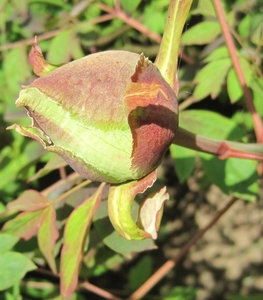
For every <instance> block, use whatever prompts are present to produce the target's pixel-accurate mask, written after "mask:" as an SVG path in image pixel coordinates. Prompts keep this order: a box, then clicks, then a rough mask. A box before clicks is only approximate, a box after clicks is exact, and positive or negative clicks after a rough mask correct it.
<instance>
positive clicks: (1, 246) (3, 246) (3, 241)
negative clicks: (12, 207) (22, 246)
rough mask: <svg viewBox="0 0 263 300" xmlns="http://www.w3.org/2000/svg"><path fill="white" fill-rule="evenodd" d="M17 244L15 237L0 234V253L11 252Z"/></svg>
mask: <svg viewBox="0 0 263 300" xmlns="http://www.w3.org/2000/svg"><path fill="white" fill-rule="evenodd" d="M17 242H18V237H17V236H14V235H12V234H8V233H0V253H4V252H6V251H8V250H11V249H12V248H13V246H14V245H15V244H16V243H17Z"/></svg>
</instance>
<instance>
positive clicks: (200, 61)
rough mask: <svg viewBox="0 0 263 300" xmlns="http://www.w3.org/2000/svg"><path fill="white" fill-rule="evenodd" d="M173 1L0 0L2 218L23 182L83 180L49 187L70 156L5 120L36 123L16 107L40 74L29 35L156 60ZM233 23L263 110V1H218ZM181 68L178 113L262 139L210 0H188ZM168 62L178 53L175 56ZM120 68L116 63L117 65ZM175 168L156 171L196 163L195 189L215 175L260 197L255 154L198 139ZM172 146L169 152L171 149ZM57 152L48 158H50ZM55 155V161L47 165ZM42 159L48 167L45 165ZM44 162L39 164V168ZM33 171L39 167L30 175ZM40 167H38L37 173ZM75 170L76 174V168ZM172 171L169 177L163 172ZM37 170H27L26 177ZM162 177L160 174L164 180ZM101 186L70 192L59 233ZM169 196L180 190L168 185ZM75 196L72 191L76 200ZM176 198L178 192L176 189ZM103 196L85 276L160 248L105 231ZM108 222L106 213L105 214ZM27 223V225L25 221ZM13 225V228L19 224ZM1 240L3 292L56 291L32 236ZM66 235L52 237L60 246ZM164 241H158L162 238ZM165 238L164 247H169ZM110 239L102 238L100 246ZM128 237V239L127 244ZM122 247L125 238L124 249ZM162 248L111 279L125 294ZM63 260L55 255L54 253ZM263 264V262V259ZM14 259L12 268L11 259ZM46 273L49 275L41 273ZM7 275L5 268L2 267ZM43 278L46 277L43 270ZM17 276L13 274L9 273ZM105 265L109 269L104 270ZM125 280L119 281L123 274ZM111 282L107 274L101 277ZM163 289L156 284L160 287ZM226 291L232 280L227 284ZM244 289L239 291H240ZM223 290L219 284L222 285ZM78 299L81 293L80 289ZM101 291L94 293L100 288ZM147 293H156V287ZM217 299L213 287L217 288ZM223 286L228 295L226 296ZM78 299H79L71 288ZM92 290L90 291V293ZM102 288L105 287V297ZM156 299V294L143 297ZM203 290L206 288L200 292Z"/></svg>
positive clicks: (189, 123)
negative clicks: (206, 145) (220, 152)
mask: <svg viewBox="0 0 263 300" xmlns="http://www.w3.org/2000/svg"><path fill="white" fill-rule="evenodd" d="M169 2H170V1H169V0H152V1H147V0H120V1H115V5H116V3H117V4H119V6H118V5H117V6H114V1H113V0H101V1H95V0H94V1H92V0H68V1H66V0H24V1H20V0H1V1H0V51H1V52H0V136H1V140H0V151H1V153H0V178H1V180H0V214H1V213H2V215H0V216H1V222H2V224H3V223H4V222H6V221H8V220H10V219H12V218H14V216H15V215H16V213H17V212H13V214H5V211H6V205H7V204H8V203H9V202H10V201H12V200H15V199H16V198H17V197H19V196H20V195H21V194H22V193H23V192H24V191H26V190H28V189H35V190H39V191H41V190H42V191H43V190H44V191H46V194H47V195H49V197H50V198H52V197H53V199H55V198H56V197H57V196H58V195H60V194H63V193H64V192H65V191H66V190H67V189H69V188H71V187H72V186H73V185H74V184H76V183H78V182H79V180H80V179H79V178H78V176H77V175H74V173H71V172H72V171H71V170H69V169H68V168H66V175H69V176H72V177H70V180H69V182H68V183H65V184H64V185H63V184H61V185H60V189H59V190H52V192H53V194H52V193H50V192H49V189H52V188H51V187H52V185H53V184H55V183H56V182H61V178H62V179H63V176H66V175H65V174H64V175H63V172H62V171H61V168H60V167H61V166H63V163H61V162H60V161H58V160H56V159H54V161H52V159H53V155H52V154H50V153H46V152H45V151H44V150H43V149H42V147H41V146H40V145H38V144H37V143H36V142H34V141H31V140H29V139H26V138H24V137H22V136H20V135H18V134H17V133H16V132H14V131H6V127H7V126H8V125H11V124H13V123H18V124H21V125H25V124H29V119H28V117H27V116H26V113H25V111H23V110H21V109H19V108H16V106H15V100H16V99H17V97H18V94H19V91H20V89H21V85H27V84H29V83H30V82H32V80H33V79H34V78H35V76H34V75H33V73H32V70H31V67H30V66H29V64H28V62H27V55H28V52H29V50H30V45H31V44H32V42H33V38H34V36H36V35H37V36H38V42H39V45H40V47H41V49H42V51H43V53H44V55H45V57H46V59H47V60H48V61H50V62H51V63H55V64H59V63H66V62H69V61H71V60H74V59H78V58H80V57H83V56H85V55H88V54H90V53H94V52H97V51H103V50H107V49H125V50H128V51H133V52H137V53H141V52H143V53H144V54H145V55H146V56H148V57H149V58H150V59H152V60H153V61H154V59H155V56H156V54H157V52H158V47H159V43H160V41H161V35H162V33H163V31H164V27H165V21H166V15H167V8H168V5H169ZM222 4H223V6H224V10H225V13H226V18H227V21H228V24H229V25H230V29H231V33H232V35H233V37H234V38H235V44H236V48H237V50H236V51H237V53H238V57H239V60H240V64H241V67H242V70H243V72H244V74H245V78H246V83H247V85H248V86H249V88H250V89H251V92H252V94H253V99H254V104H255V107H256V109H257V112H258V113H259V114H260V116H261V117H263V105H262V101H263V73H262V55H263V51H262V46H263V22H262V14H263V6H262V1H261V0H253V1H246V0H232V1H227V0H224V1H222ZM181 50H182V54H181V56H180V58H179V60H180V64H179V70H178V76H179V81H180V91H179V95H178V101H179V105H180V111H181V112H180V123H181V125H182V127H184V128H187V129H189V130H191V131H194V132H197V133H200V134H203V135H206V136H210V137H213V138H220V139H231V140H237V141H243V142H255V141H256V138H255V135H254V124H253V120H252V118H251V114H250V112H249V111H248V110H247V109H246V105H245V100H244V96H243V91H242V88H241V86H240V84H239V82H238V79H237V76H236V74H235V71H234V69H233V67H232V63H231V59H230V57H229V53H228V49H227V47H226V45H225V41H224V38H223V35H222V32H221V27H220V24H219V22H218V19H217V16H216V13H215V9H214V7H213V2H212V1H210V0H199V1H198V0H196V1H194V3H193V7H192V9H191V13H190V15H189V18H188V22H187V24H186V26H185V30H184V33H183V37H182V41H181ZM171 63H172V62H171ZM113 76H114V74H113ZM170 154H171V157H172V159H170V166H169V168H174V170H175V171H176V173H173V176H172V177H171V178H169V174H167V173H165V172H167V169H165V168H164V169H163V172H160V174H161V175H160V176H159V177H160V178H159V180H160V182H161V184H162V183H163V182H165V183H167V184H168V186H169V184H170V185H171V186H175V185H176V183H175V182H177V183H178V184H180V183H181V184H184V183H185V182H186V181H187V180H188V179H189V178H190V176H192V174H193V173H195V170H196V168H197V165H198V166H199V167H200V163H201V167H200V168H201V174H202V175H201V180H200V182H199V184H200V188H205V187H207V186H209V185H210V184H214V185H216V186H217V187H219V188H220V189H221V190H222V191H223V193H225V194H229V193H231V194H234V195H236V196H241V198H242V199H245V200H250V201H252V200H255V198H257V196H258V195H259V193H260V188H259V180H258V175H257V164H256V162H253V161H249V160H247V161H241V160H238V159H229V160H227V161H224V162H222V161H220V160H219V159H217V158H213V157H212V156H210V155H207V154H200V155H199V156H198V161H197V159H196V153H195V152H194V151H192V150H188V149H183V148H181V147H179V146H172V147H171V151H170ZM171 157H170V158H171ZM50 161H51V163H50ZM47 163H50V165H46V164H47ZM43 168H44V169H43ZM39 171H41V172H40V173H37V172H39ZM36 173H37V174H38V175H37V176H35V175H34V174H36ZM33 176H34V177H33ZM74 176H75V177H74ZM167 177H168V179H167ZM30 178H31V179H30ZM157 184H158V183H157ZM94 189H95V187H94V186H91V187H90V188H85V189H84V188H83V189H81V190H80V191H78V192H77V193H75V194H73V195H71V196H69V197H67V198H66V200H65V203H64V204H65V207H63V209H62V207H58V208H57V209H58V211H61V214H59V218H58V219H59V220H58V223H59V224H58V228H59V231H60V232H61V231H62V229H63V224H64V222H65V219H66V218H67V216H68V215H69V212H70V211H72V208H73V207H76V206H77V205H78V204H79V203H81V201H83V199H84V198H85V197H86V196H87V194H90V193H91V191H92V190H94ZM172 198H173V196H172ZM76 199H77V200H76ZM172 201H175V200H174V199H172ZM105 205H106V204H105V203H103V204H102V205H101V207H100V209H99V211H98V213H97V215H96V216H95V223H94V228H92V231H91V236H90V245H91V249H93V250H94V249H95V250H94V251H95V252H94V253H93V254H91V252H90V251H89V252H86V255H85V256H84V259H83V261H84V266H83V269H82V270H81V273H80V278H86V277H87V276H88V277H98V276H102V275H103V274H108V276H111V275H112V274H113V273H112V272H113V271H112V270H115V271H114V276H116V281H118V278H119V276H120V274H122V275H123V269H122V272H120V274H118V272H117V271H116V270H118V269H119V268H120V265H123V264H124V265H125V264H131V263H130V262H129V260H130V259H131V258H132V257H134V254H133V253H135V252H142V251H144V250H146V249H153V248H154V245H153V242H149V241H147V242H144V244H140V245H137V244H136V243H135V244H133V245H132V244H130V243H128V244H127V245H125V242H124V244H123V243H122V242H120V241H119V240H118V239H119V237H117V236H115V237H114V239H113V238H109V236H108V235H107V234H106V233H105V231H103V230H105V229H102V228H107V226H110V225H109V224H108V223H106V221H105V222H103V223H101V222H100V220H102V219H103V220H104V219H106V210H105V207H106V206H105ZM100 223H101V224H100ZM21 226H22V224H21ZM13 233H14V232H13ZM170 234H172V231H169V229H167V227H165V226H164V227H163V228H161V230H160V241H163V245H165V242H166V237H167V236H168V235H170ZM0 239H1V241H2V242H1V245H5V244H6V245H7V246H6V248H5V247H2V250H1V256H0V266H3V265H2V263H4V262H7V261H14V262H17V267H16V273H17V277H14V275H13V273H10V274H9V275H8V276H7V275H6V274H5V276H7V277H6V278H7V280H6V281H5V282H3V283H1V284H0V288H1V290H3V291H4V292H2V293H1V295H0V297H2V298H1V299H59V298H58V297H59V296H58V290H59V289H58V279H57V278H56V277H55V278H53V277H52V275H51V274H50V273H47V274H46V273H45V270H46V269H48V267H47V264H46V261H45V258H44V257H43V255H42V254H41V252H40V250H39V247H38V245H37V240H36V238H35V237H33V238H32V239H30V240H29V241H26V242H25V241H24V240H20V241H19V239H18V238H17V237H16V234H11V235H8V234H5V233H2V234H0ZM61 244H62V238H60V239H59V240H58V241H57V243H56V246H55V250H54V255H55V257H58V254H59V250H60V246H61ZM161 244H162V243H161ZM161 244H160V245H159V247H160V248H161V249H162V246H161ZM105 245H106V246H105ZM120 245H121V246H120ZM121 247H122V248H121ZM155 259H156V257H154V256H146V255H139V256H136V257H135V262H133V263H132V265H129V268H128V270H129V272H128V273H127V274H126V278H125V284H124V287H123V286H119V285H118V284H116V285H115V286H114V287H113V288H112V289H116V290H119V292H120V290H121V293H124V296H127V294H129V292H131V291H133V290H135V289H136V288H138V287H139V286H140V285H141V284H142V283H143V282H144V281H145V280H146V279H147V278H148V277H149V276H150V275H151V273H152V272H153V271H154V270H155V269H156V265H158V263H157V264H156V262H155ZM56 264H59V262H58V258H56ZM261 264H262V262H261ZM36 265H37V266H38V267H39V269H40V272H32V273H29V274H32V276H31V275H30V276H27V277H25V279H22V278H24V276H25V274H26V273H27V272H28V271H32V270H33V269H35V268H36ZM7 268H8V267H7ZM43 274H46V275H43ZM0 275H1V280H2V278H3V276H4V274H3V273H2V274H1V270H0ZM42 277H44V278H45V279H44V280H43V279H42ZM11 278H12V280H11ZM103 280H104V281H105V280H106V276H105V275H104V277H102V281H103ZM121 283H122V284H123V281H121ZM106 286H107V284H106ZM156 292H157V291H156ZM228 292H229V291H228ZM234 292H236V293H237V294H238V291H237V290H235V291H234ZM158 293H159V295H160V296H157V295H156V299H185V300H186V299H197V298H196V297H197V296H196V295H198V293H197V289H196V288H191V287H182V288H180V287H174V286H166V287H165V288H159V290H158ZM220 295H221V294H220ZM74 297H75V298H74V299H85V298H83V294H82V293H80V292H76V293H75V294H74ZM94 297H95V296H94ZM151 297H152V296H151ZM211 297H212V298H210V299H222V298H216V296H215V295H212V296H211ZM220 297H221V296H220ZM246 297H249V298H244V296H238V295H236V296H233V295H232V296H229V297H228V298H225V299H229V300H231V299H235V300H239V299H240V300H242V299H259V298H256V297H258V296H257V295H256V296H246ZM72 299H73V298H72ZM94 299H95V298H94ZM98 299H100V298H98ZM148 299H153V298H148ZM199 299H201V298H199Z"/></svg>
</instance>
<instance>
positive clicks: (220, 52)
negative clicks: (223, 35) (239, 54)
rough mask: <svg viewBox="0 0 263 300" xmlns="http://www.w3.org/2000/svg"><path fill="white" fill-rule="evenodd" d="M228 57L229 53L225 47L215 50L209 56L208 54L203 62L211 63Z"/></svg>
mask: <svg viewBox="0 0 263 300" xmlns="http://www.w3.org/2000/svg"><path fill="white" fill-rule="evenodd" d="M226 57H229V51H228V49H227V47H226V46H222V47H219V48H216V49H215V50H214V51H213V52H212V53H211V54H209V55H208V56H207V57H206V58H205V59H204V62H207V63H208V62H211V61H215V60H218V59H221V58H226Z"/></svg>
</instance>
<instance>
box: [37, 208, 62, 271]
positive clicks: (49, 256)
mask: <svg viewBox="0 0 263 300" xmlns="http://www.w3.org/2000/svg"><path fill="white" fill-rule="evenodd" d="M58 237H59V233H58V229H57V226H56V211H55V209H54V206H53V205H50V206H49V207H47V208H46V209H45V212H44V213H43V222H42V225H41V227H40V228H39V231H38V235H37V240H38V246H39V249H40V251H41V252H42V254H43V255H44V257H45V258H46V260H47V262H48V264H49V267H50V269H51V270H52V272H53V273H54V274H57V267H56V263H55V258H54V255H53V250H54V246H55V242H56V240H57V239H58Z"/></svg>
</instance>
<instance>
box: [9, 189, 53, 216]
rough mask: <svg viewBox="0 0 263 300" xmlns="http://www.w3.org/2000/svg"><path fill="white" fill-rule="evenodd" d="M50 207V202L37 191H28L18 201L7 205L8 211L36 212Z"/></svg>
mask: <svg viewBox="0 0 263 300" xmlns="http://www.w3.org/2000/svg"><path fill="white" fill-rule="evenodd" d="M49 205H50V201H49V200H48V198H46V197H45V196H44V195H42V194H41V193H40V192H38V191H36V190H26V191H25V192H24V193H22V195H21V196H19V197H18V198H17V199H16V200H14V201H12V202H10V203H8V204H7V207H8V209H11V210H21V211H35V210H39V209H42V208H45V207H47V206H49Z"/></svg>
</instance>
